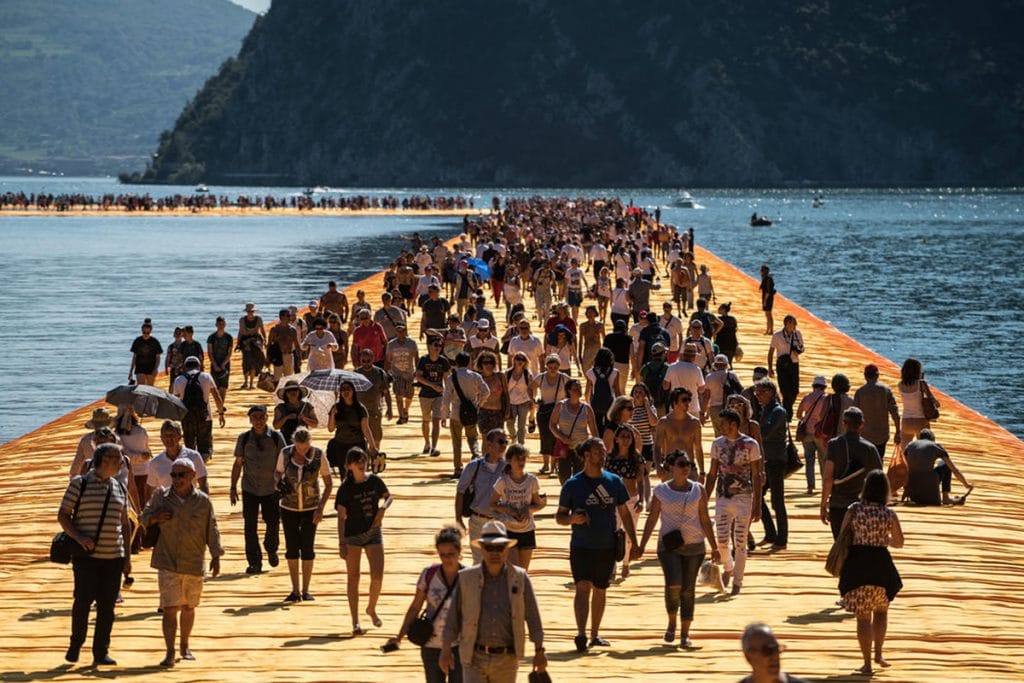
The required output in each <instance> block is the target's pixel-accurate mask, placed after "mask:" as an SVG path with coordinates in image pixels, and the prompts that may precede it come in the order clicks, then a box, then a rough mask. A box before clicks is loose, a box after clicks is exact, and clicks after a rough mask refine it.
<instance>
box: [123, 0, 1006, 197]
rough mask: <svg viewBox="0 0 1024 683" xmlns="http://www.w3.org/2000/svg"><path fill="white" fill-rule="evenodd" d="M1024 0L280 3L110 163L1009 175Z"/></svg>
mask: <svg viewBox="0 0 1024 683" xmlns="http://www.w3.org/2000/svg"><path fill="white" fill-rule="evenodd" d="M1021 26H1024V1H1022V0H992V1H991V2H987V3H980V4H979V3H977V2H965V1H964V0H945V1H944V2H941V3H935V2H927V1H926V0H905V1H898V0H861V1H860V2H856V3H839V2H832V1H831V0H779V1H778V2H773V3H764V2H757V1H755V0H699V1H698V0H648V1H647V2H643V3H636V2H629V1H627V0H586V1H585V0H501V1H500V2H499V1H493V0H492V1H491V2H475V3H467V2H462V1H461V0H458V1H457V0H436V1H435V2H432V3H420V2H412V1H411V0H350V1H347V2H336V1H333V0H275V1H274V3H273V4H272V6H271V7H270V10H269V11H268V12H267V13H266V14H265V15H263V16H261V17H260V19H259V20H258V21H257V22H256V23H255V25H254V26H253V30H252V32H251V33H250V34H249V35H248V37H247V38H246V39H245V41H244V42H243V45H242V49H241V51H240V53H239V55H238V57H237V58H236V59H232V60H229V61H228V62H226V63H225V64H224V65H223V66H222V67H221V68H220V70H219V71H218V72H217V73H216V74H215V75H214V76H213V77H211V78H210V80H209V81H208V82H207V84H206V86H205V87H204V88H203V89H202V90H201V91H200V92H199V93H198V94H197V95H196V97H195V98H194V99H193V100H192V101H191V102H190V103H189V104H188V105H187V106H186V107H185V109H184V111H183V112H182V113H181V115H180V116H179V117H178V120H177V122H176V124H175V126H174V128H173V130H169V131H165V132H164V133H163V134H162V135H161V139H160V145H159V148H158V150H157V154H156V155H155V156H154V158H153V161H152V163H151V164H150V165H149V166H148V168H147V169H146V170H145V172H143V173H136V174H134V175H133V176H128V177H126V179H128V180H136V181H137V180H144V181H146V182H176V183H192V182H197V181H206V182H211V183H213V182H217V183H231V182H235V183H238V182H261V181H262V182H274V183H284V182H286V183H291V184H335V185H350V186H359V185H362V186H370V185H378V186H380V185H388V186H393V185H417V186H442V185H447V186H452V185H474V186H492V185H505V186H510V185H528V186H591V187H593V186H677V185H687V186H697V185H704V186H713V185H718V186H723V185H724V186H752V185H785V184H794V183H801V182H813V183H817V184H847V185H866V186H877V185H906V184H913V185H944V184H957V185H961V184H992V185H1007V184H1021V183H1022V182H1024V164H1021V162H1020V160H1021V159H1022V158H1024V149H1022V141H1024V135H1022V133H1024V130H1022V128H1024V76H1022V74H1024V69H1022V68H1021V67H1022V66H1024V59H1022V57H1024V47H1022V46H1024V41H1021V39H1020V35H1019V28H1020V27H1021Z"/></svg>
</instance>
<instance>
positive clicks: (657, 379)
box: [643, 361, 668, 406]
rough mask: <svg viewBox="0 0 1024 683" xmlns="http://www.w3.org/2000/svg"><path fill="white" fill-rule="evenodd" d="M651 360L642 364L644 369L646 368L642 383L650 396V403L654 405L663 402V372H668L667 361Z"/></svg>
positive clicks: (659, 404) (662, 403)
mask: <svg viewBox="0 0 1024 683" xmlns="http://www.w3.org/2000/svg"><path fill="white" fill-rule="evenodd" d="M654 363H655V361H651V362H650V363H647V364H646V365H644V369H645V370H647V372H646V373H644V376H643V379H644V385H645V386H646V387H647V393H648V394H649V395H650V397H651V403H652V404H654V405H656V406H662V405H664V404H665V389H664V384H665V373H666V372H668V363H665V362H658V364H657V365H655V364H654Z"/></svg>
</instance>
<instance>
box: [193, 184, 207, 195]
mask: <svg viewBox="0 0 1024 683" xmlns="http://www.w3.org/2000/svg"><path fill="white" fill-rule="evenodd" d="M209 191H210V188H208V187H207V186H206V185H197V186H196V194H206V193H207V192H209Z"/></svg>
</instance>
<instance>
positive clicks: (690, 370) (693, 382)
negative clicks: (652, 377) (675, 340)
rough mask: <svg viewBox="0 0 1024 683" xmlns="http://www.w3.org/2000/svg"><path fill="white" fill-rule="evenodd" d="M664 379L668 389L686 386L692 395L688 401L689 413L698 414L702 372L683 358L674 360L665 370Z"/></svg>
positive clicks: (702, 382)
mask: <svg viewBox="0 0 1024 683" xmlns="http://www.w3.org/2000/svg"><path fill="white" fill-rule="evenodd" d="M665 381H666V382H668V384H669V390H670V391H671V390H672V389H675V388H677V387H686V388H687V389H689V390H690V393H691V394H692V395H693V401H691V403H690V414H692V415H700V391H701V389H703V388H704V373H703V372H701V370H700V368H698V367H697V366H696V365H694V364H693V363H687V362H686V361H684V360H681V361H676V362H675V363H672V365H670V366H668V370H666V371H665Z"/></svg>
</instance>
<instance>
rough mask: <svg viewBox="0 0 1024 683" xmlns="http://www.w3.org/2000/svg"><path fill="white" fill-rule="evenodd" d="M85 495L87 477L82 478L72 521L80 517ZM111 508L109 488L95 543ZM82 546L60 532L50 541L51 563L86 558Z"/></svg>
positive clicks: (67, 562)
mask: <svg viewBox="0 0 1024 683" xmlns="http://www.w3.org/2000/svg"><path fill="white" fill-rule="evenodd" d="M84 494H85V477H82V485H81V488H80V489H79V490H78V500H76V501H75V509H74V510H73V511H72V513H71V519H72V520H74V518H75V517H76V516H77V515H78V505H79V503H81V502H82V496H83V495H84ZM109 506H110V488H107V497H106V498H104V500H103V510H102V511H101V512H100V522H99V524H97V525H96V535H95V536H93V539H92V540H93V543H99V540H100V532H101V531H103V522H104V521H105V520H106V518H107V508H108V507H109ZM88 554H89V553H87V552H86V551H85V548H83V547H82V544H81V543H79V542H78V541H76V540H75V539H73V538H71V536H69V535H68V534H67V533H65V532H64V531H61V532H59V533H58V534H57V535H56V536H54V537H53V540H52V541H50V562H53V563H55V564H70V563H71V560H73V559H74V558H76V557H84V556H85V555H88Z"/></svg>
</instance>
